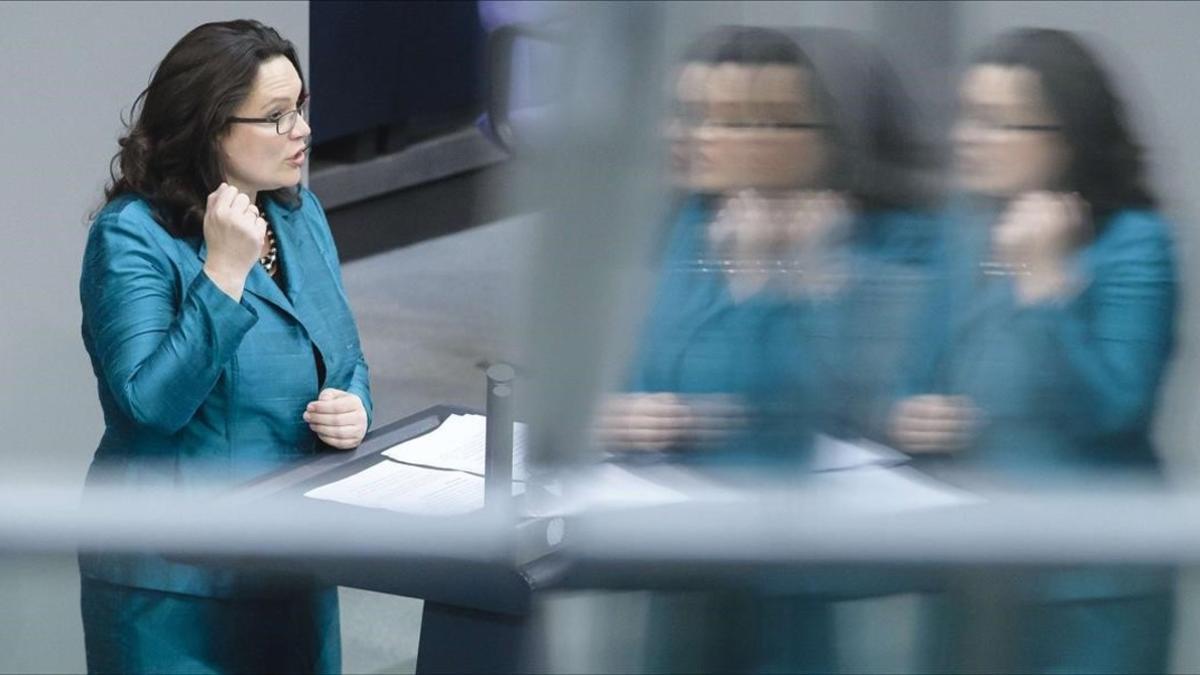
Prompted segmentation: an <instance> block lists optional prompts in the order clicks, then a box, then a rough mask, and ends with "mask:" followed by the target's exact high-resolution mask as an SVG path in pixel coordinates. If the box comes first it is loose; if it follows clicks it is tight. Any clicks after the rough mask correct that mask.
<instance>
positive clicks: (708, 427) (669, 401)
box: [595, 393, 746, 452]
mask: <svg viewBox="0 0 1200 675" xmlns="http://www.w3.org/2000/svg"><path fill="white" fill-rule="evenodd" d="M745 424H746V421H745V410H744V409H743V407H742V406H740V405H738V404H737V403H735V402H734V401H733V400H732V398H731V397H729V396H723V395H719V394H713V395H708V396H689V397H687V398H684V397H682V396H679V395H678V394H671V393H655V394H618V395H613V396H610V397H609V398H608V399H607V400H606V401H605V402H604V404H603V405H602V406H601V410H600V413H599V415H597V419H596V422H595V432H596V435H597V437H598V439H599V440H600V442H601V443H602V444H603V445H604V446H606V447H610V448H612V449H615V450H640V451H647V452H654V451H662V450H670V449H674V448H679V447H681V446H684V445H688V446H693V447H703V446H705V445H712V444H714V443H716V442H717V441H720V440H721V439H722V438H725V437H726V436H728V435H729V434H730V433H731V432H733V431H734V430H736V429H738V428H741V427H743V426H745Z"/></svg>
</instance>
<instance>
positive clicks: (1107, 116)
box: [891, 30, 1175, 672]
mask: <svg viewBox="0 0 1200 675" xmlns="http://www.w3.org/2000/svg"><path fill="white" fill-rule="evenodd" d="M961 101H962V113H961V117H960V120H959V123H958V125H957V127H956V132H955V141H956V147H957V151H958V160H959V171H960V177H961V180H962V183H963V187H964V188H965V189H966V190H967V192H969V193H970V196H969V197H968V198H966V199H964V200H963V204H962V205H961V206H962V208H960V209H957V210H955V211H954V215H955V218H954V220H953V226H954V227H953V230H952V231H951V232H950V233H949V238H950V247H949V249H948V250H949V256H948V263H947V278H946V283H945V286H944V289H943V290H944V292H942V293H941V294H940V295H939V300H938V301H937V302H936V303H934V304H933V306H932V307H931V315H930V320H929V321H928V322H927V323H926V324H925V325H926V328H927V329H928V330H927V333H926V334H925V335H924V336H923V338H922V339H921V343H920V344H919V345H918V346H917V350H918V351H919V352H920V354H921V356H920V357H919V358H918V359H917V364H918V365H917V368H916V371H915V372H916V377H915V378H914V380H913V382H912V383H911V387H910V389H909V393H911V394H914V396H912V397H910V398H907V399H905V400H903V401H901V402H900V404H899V405H897V406H896V407H895V408H894V410H893V416H892V423H891V433H892V437H893V439H894V440H895V442H896V443H897V445H899V446H900V447H903V448H904V449H906V450H908V451H909V452H911V453H914V454H921V455H926V456H931V457H932V456H936V457H937V458H938V459H937V460H934V461H936V462H941V461H945V462H950V463H953V464H954V465H957V466H966V467H977V468H981V469H985V470H987V471H988V475H989V476H990V477H991V478H992V479H995V478H997V477H1000V478H1003V479H1007V480H1015V481H1021V482H1026V481H1030V480H1037V481H1048V480H1053V479H1068V480H1069V479H1072V478H1076V479H1077V478H1079V477H1080V476H1082V475H1085V474H1086V473H1090V472H1095V471H1098V470H1105V471H1112V470H1118V469H1121V470H1140V471H1139V472H1143V473H1150V474H1154V473H1156V471H1157V467H1158V460H1157V459H1156V457H1155V454H1154V451H1153V449H1152V447H1151V443H1150V424H1151V420H1152V418H1153V413H1154V410H1155V402H1156V400H1157V396H1158V392H1159V385H1160V383H1161V381H1162V377H1163V372H1164V369H1165V367H1166V364H1167V361H1168V357H1169V355H1170V353H1171V349H1172V344H1173V335H1174V322H1175V318H1174V317H1175V280H1174V267H1173V262H1172V253H1171V241H1170V234H1169V228H1168V226H1167V224H1166V223H1165V222H1164V221H1163V219H1162V218H1161V217H1160V216H1159V215H1158V213H1157V212H1156V210H1155V202H1154V199H1153V197H1152V195H1151V194H1150V192H1149V191H1148V190H1147V188H1146V187H1145V185H1144V182H1143V180H1144V177H1143V164H1142V160H1141V152H1140V148H1139V147H1138V145H1137V144H1136V143H1135V141H1134V139H1133V137H1132V135H1131V132H1130V131H1129V129H1128V127H1127V125H1126V122H1125V117H1124V111H1123V109H1122V106H1121V103H1120V100H1119V99H1118V98H1117V95H1116V93H1115V92H1114V90H1113V88H1112V86H1111V84H1110V83H1109V79H1108V77H1107V76H1106V75H1105V73H1104V72H1103V71H1102V70H1101V68H1100V66H1099V65H1098V63H1097V61H1096V60H1095V59H1094V57H1093V56H1092V55H1091V54H1090V53H1089V52H1088V50H1087V49H1086V48H1085V47H1083V46H1082V45H1081V44H1080V43H1079V42H1078V41H1077V40H1076V39H1075V38H1073V37H1072V36H1070V35H1068V34H1066V33H1062V32H1058V31H1050V30H1020V31H1015V32H1012V33H1009V34H1006V35H1004V36H1002V37H1001V38H999V39H998V40H996V41H995V42H994V43H992V44H991V45H990V46H989V47H987V48H986V49H984V50H983V51H982V52H981V54H980V56H979V57H978V59H977V60H976V61H975V64H974V65H973V66H972V67H971V68H970V70H969V71H968V72H967V74H966V77H965V78H964V80H963V83H962V88H961ZM939 317H946V318H947V319H948V320H946V321H940V322H939V321H937V320H936V319H937V318H939ZM1030 584H1032V586H1031V587H1030V590H1031V593H1032V595H1031V596H1030V597H1029V598H1028V604H1026V605H1024V606H1025V609H1026V610H1027V611H1026V613H1025V614H1023V615H1022V617H1023V619H1022V620H1021V621H1020V622H1019V624H1018V631H1017V632H1018V635H1017V639H1018V641H1019V645H1018V649H1017V650H1016V651H1017V653H1018V654H1020V656H1021V658H1023V659H1024V660H1023V661H1022V662H1020V663H1018V664H1013V667H1014V668H1015V669H1016V670H1019V671H1023V672H1033V671H1048V670H1068V671H1077V672H1099V671H1117V672H1135V671H1138V672H1140V671H1158V672H1161V671H1162V670H1164V669H1165V667H1166V665H1167V664H1166V661H1165V659H1166V647H1167V644H1168V640H1169V626H1170V606H1171V598H1170V595H1169V592H1168V586H1167V584H1166V583H1165V581H1164V580H1163V578H1161V577H1158V576H1155V575H1151V574H1138V575H1134V574H1125V575H1118V574H1116V573H1115V572H1114V573H1111V574H1107V575H1102V574H1100V573H1099V572H1096V573H1091V572H1082V571H1080V572H1071V573H1069V574H1067V573H1062V574H1057V575H1050V574H1047V575H1042V576H1039V577H1037V578H1036V579H1034V580H1033V581H1031V582H1030Z"/></svg>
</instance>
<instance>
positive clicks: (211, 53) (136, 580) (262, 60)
mask: <svg viewBox="0 0 1200 675" xmlns="http://www.w3.org/2000/svg"><path fill="white" fill-rule="evenodd" d="M307 95H308V92H307V89H306V87H305V85H304V80H303V78H302V76H301V72H300V61H299V59H298V58H297V56H296V51H295V48H294V47H293V46H292V44H291V43H290V42H288V41H287V40H285V39H283V38H282V37H280V35H279V34H278V33H277V32H276V31H275V30H274V29H272V28H269V27H267V26H264V25H262V24H260V23H258V22H254V21H231V22H227V23H210V24H205V25H202V26H199V27H197V28H195V29H194V30H192V31H191V32H189V33H188V34H187V35H185V36H184V37H183V38H182V39H180V41H179V42H178V43H177V44H176V45H175V46H174V47H172V48H171V50H170V51H169V52H168V53H167V55H166V56H165V57H164V59H163V61H162V63H160V64H159V66H158V69H157V70H156V71H155V73H154V77H153V78H152V80H151V82H150V85H149V87H147V89H146V91H145V92H144V93H143V94H142V96H141V97H139V101H140V106H138V108H139V109H138V111H137V115H136V120H135V121H134V122H133V123H132V125H131V127H130V129H129V132H128V134H127V135H126V136H125V137H124V138H122V139H121V142H120V145H121V151H120V152H119V153H118V156H117V158H116V162H117V163H119V166H120V172H119V173H118V174H117V175H116V176H114V181H113V184H112V185H110V186H109V189H108V191H107V194H106V199H107V203H106V204H105V205H104V206H103V207H102V208H101V209H100V211H99V213H98V214H97V215H96V218H95V221H94V222H93V223H92V226H91V230H90V232H89V236H88V242H87V248H86V251H85V254H84V260H83V271H82V277H81V281H80V295H81V302H82V306H83V341H84V345H85V347H86V348H87V351H88V354H89V355H90V357H91V361H92V366H93V369H94V370H95V373H96V377H97V379H98V381H99V396H100V403H101V407H102V408H103V409H104V422H105V432H104V437H103V438H102V439H101V441H100V444H99V447H98V448H97V450H96V455H95V459H94V461H93V462H92V467H91V471H90V472H89V474H88V488H89V489H88V491H87V492H88V494H96V492H95V489H96V488H97V487H113V488H118V489H120V490H122V491H138V490H144V489H147V488H161V489H164V490H173V491H175V492H174V493H172V494H177V495H178V496H179V497H180V498H181V499H183V498H192V497H194V496H195V495H196V494H197V493H203V492H205V491H207V490H208V489H211V488H213V487H214V485H213V482H214V481H215V482H216V485H215V487H216V488H217V489H221V486H228V485H230V484H233V483H236V482H240V481H245V480H248V479H250V478H252V477H254V476H257V475H261V474H262V473H264V472H267V471H270V470H273V469H277V468H279V467H282V466H285V465H286V464H287V463H288V462H294V461H296V460H298V459H302V458H306V457H312V456H313V454H314V453H318V452H322V451H328V450H329V449H331V448H337V449H349V448H353V447H355V446H357V445H358V444H359V442H360V441H362V439H363V436H364V434H365V433H366V430H367V427H368V425H369V419H370V411H371V395H370V388H369V385H368V382H367V364H366V361H365V359H364V358H363V353H362V349H361V348H360V346H359V340H358V331H357V329H356V328H355V324H354V318H353V315H352V314H351V312H350V308H349V307H348V305H347V301H346V295H345V291H344V290H343V288H342V282H341V275H340V272H339V270H338V258H337V252H336V251H335V249H334V244H333V238H332V237H331V236H330V232H329V225H328V223H327V222H326V219H325V214H324V211H323V210H322V208H321V205H320V203H319V202H318V201H317V199H316V197H315V196H314V195H313V194H312V193H311V192H309V191H308V190H306V189H304V188H303V187H302V186H301V185H300V178H301V167H302V166H303V164H304V161H305V158H306V155H307V150H308V148H307V145H308V136H309V134H310V132H311V129H310V128H309V126H308V122H307V121H306V119H305V111H306V99H307ZM194 562H195V561H190V562H184V561H180V560H175V559H171V558H168V557H165V556H162V555H158V554H154V553H149V552H139V553H118V552H110V551H87V552H83V553H81V555H80V572H81V575H82V577H83V579H82V610H83V625H84V637H85V642H86V647H87V662H88V670H89V671H93V672H329V671H337V670H340V668H341V663H340V659H341V655H340V642H339V640H340V638H339V634H338V605H337V589H336V588H331V587H327V586H318V585H316V584H314V583H311V582H306V581H304V580H300V579H297V580H289V581H287V582H284V581H281V580H278V579H266V578H262V577H261V576H259V575H255V574H252V573H250V572H246V571H240V570H235V569H226V568H220V567H214V566H210V565H202V564H192V563H194Z"/></svg>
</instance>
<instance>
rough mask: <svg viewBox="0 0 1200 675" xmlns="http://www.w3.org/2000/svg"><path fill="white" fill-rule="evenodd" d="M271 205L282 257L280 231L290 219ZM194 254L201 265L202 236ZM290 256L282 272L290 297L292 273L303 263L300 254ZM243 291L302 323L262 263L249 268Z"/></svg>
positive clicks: (205, 256) (203, 254) (203, 256)
mask: <svg viewBox="0 0 1200 675" xmlns="http://www.w3.org/2000/svg"><path fill="white" fill-rule="evenodd" d="M273 206H274V204H273V203H268V206H267V209H268V212H269V213H270V215H271V217H272V220H271V222H273V223H278V225H277V226H276V227H275V238H276V240H277V244H278V246H279V248H280V251H281V253H280V257H281V258H283V256H284V253H282V251H284V250H288V249H287V248H286V247H285V245H284V244H283V242H282V241H280V239H281V238H282V237H281V234H280V232H281V231H286V230H290V229H291V219H290V218H288V217H287V214H286V213H285V212H284V211H283V210H282V209H278V208H276V209H274V210H272V207H273ZM289 252H290V250H289ZM196 256H197V257H198V258H200V263H201V265H203V263H204V261H205V260H207V259H208V242H207V241H205V240H204V239H203V238H201V239H200V246H199V248H198V249H197V250H196ZM291 257H292V258H295V262H294V264H292V265H290V266H288V267H287V269H286V270H285V272H284V273H285V274H287V275H288V278H287V281H288V285H289V286H290V287H291V291H292V297H295V288H296V287H295V285H294V284H295V279H294V278H293V275H296V274H300V273H299V272H298V271H296V270H299V269H301V268H303V264H301V263H300V258H301V256H300V255H294V256H291ZM283 260H284V264H285V265H287V264H288V260H289V259H288V258H283ZM203 273H204V272H203V271H201V274H203ZM245 291H246V292H248V293H251V294H253V295H255V296H257V297H259V298H261V299H262V300H265V301H267V302H269V303H271V304H272V305H275V306H276V307H278V308H279V309H280V310H281V311H283V312H284V313H285V314H287V315H288V316H290V317H292V318H293V319H295V320H296V321H297V322H300V323H301V324H303V322H302V321H300V317H299V316H298V315H297V313H296V308H295V306H293V304H292V302H291V300H289V299H288V298H287V296H285V295H284V294H283V291H281V290H279V284H276V283H275V281H274V280H273V279H272V278H271V277H269V276H267V272H266V270H264V269H263V268H262V265H259V264H257V263H255V264H254V266H253V267H251V268H250V274H249V275H247V276H246V286H245Z"/></svg>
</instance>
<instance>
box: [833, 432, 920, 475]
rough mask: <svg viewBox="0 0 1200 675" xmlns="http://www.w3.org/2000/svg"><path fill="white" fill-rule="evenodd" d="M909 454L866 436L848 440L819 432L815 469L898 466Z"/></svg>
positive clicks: (842, 469) (838, 469) (840, 469)
mask: <svg viewBox="0 0 1200 675" xmlns="http://www.w3.org/2000/svg"><path fill="white" fill-rule="evenodd" d="M907 461H908V455H905V454H904V453H902V452H900V451H899V450H894V449H892V448H889V447H888V446H886V445H881V444H879V443H876V442H874V441H869V440H867V439H865V438H860V439H856V440H853V441H848V440H845V439H841V438H834V437H832V436H826V435H825V434H817V437H816V439H814V442H813V462H812V470H813V471H844V470H846V469H857V468H860V467H866V466H896V465H899V464H904V463H905V462H907Z"/></svg>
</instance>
